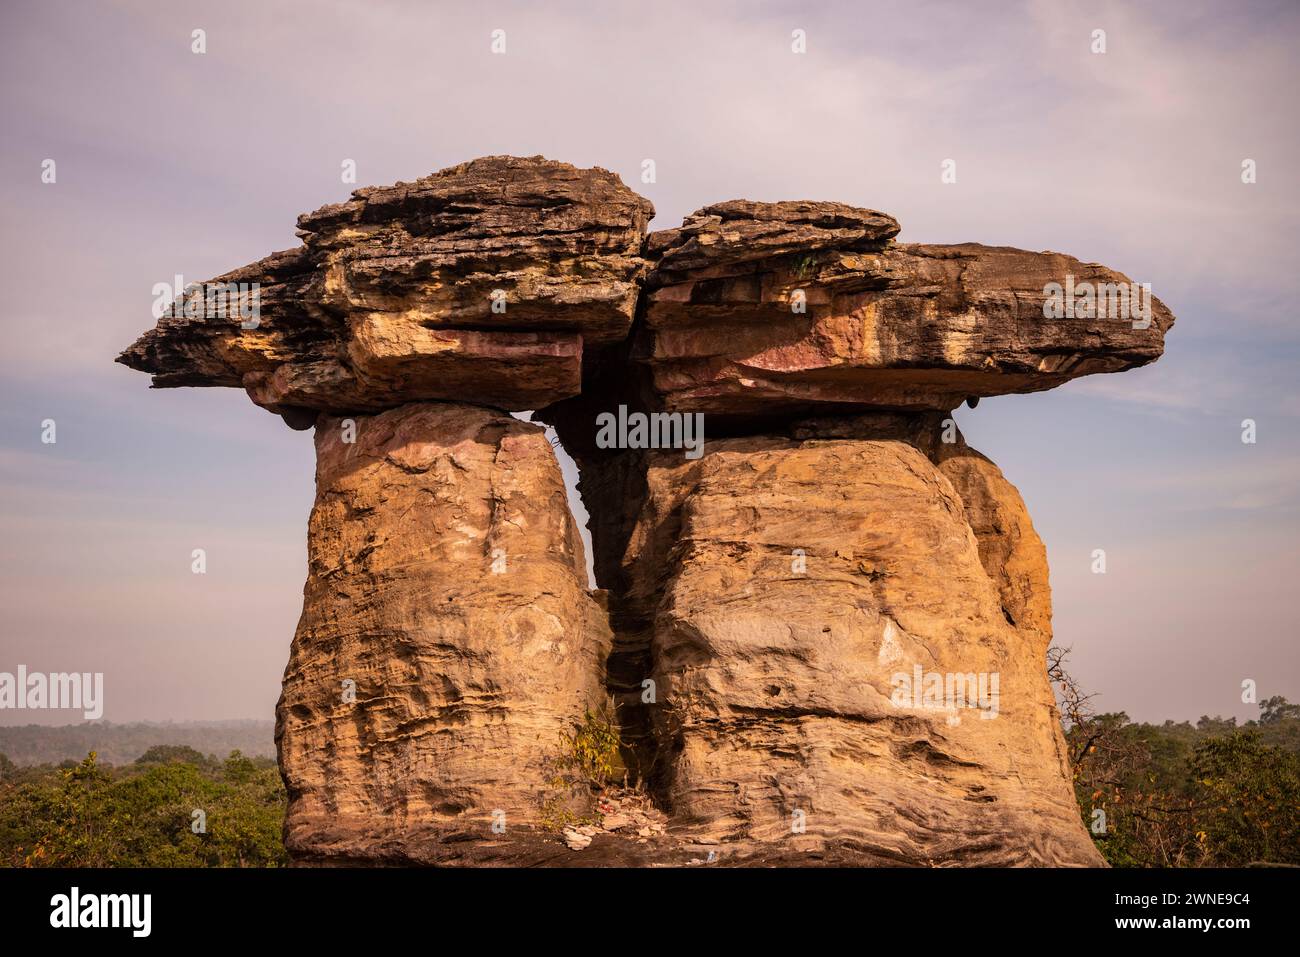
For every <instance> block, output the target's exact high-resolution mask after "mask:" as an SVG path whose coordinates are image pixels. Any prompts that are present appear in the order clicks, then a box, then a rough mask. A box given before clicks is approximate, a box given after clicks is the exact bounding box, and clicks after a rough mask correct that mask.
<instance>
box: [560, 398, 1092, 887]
mask: <svg viewBox="0 0 1300 957" xmlns="http://www.w3.org/2000/svg"><path fill="white" fill-rule="evenodd" d="M937 425H938V420H937V418H936V417H922V416H911V417H903V416H899V417H890V416H874V417H872V416H864V417H862V418H861V419H859V420H840V421H838V422H837V421H835V420H831V421H830V423H825V422H812V423H805V424H803V425H801V426H799V427H797V428H795V429H794V430H793V432H794V434H795V436H797V437H781V436H762V437H751V438H731V439H722V440H717V441H714V442H711V443H709V445H708V447H707V450H706V452H705V454H704V456H703V457H702V458H701V459H700V460H698V461H695V462H692V461H689V460H686V459H685V458H684V457H683V456H682V455H681V453H680V452H653V453H624V454H623V455H622V456H621V457H620V459H621V461H620V462H619V463H618V464H615V463H614V462H613V461H611V462H610V463H609V465H608V467H607V468H604V469H602V468H601V466H600V465H599V464H593V461H592V460H591V459H585V460H584V462H583V465H584V478H583V483H584V486H586V485H587V483H588V482H589V481H590V482H591V487H590V491H591V492H593V493H595V494H596V496H597V497H596V503H597V504H599V497H598V496H599V489H600V488H601V482H602V480H604V481H606V482H609V483H611V487H609V488H608V489H607V491H608V494H610V495H611V497H614V496H627V495H628V494H629V491H630V490H632V489H635V488H636V487H637V486H640V487H641V488H642V489H643V491H642V494H641V497H640V500H639V501H640V506H639V510H638V511H637V514H636V517H635V520H634V522H633V523H632V525H631V526H630V528H627V529H626V534H625V536H624V537H623V538H622V539H619V536H618V534H617V532H616V531H612V530H606V534H604V535H603V536H602V535H598V536H597V539H596V541H597V545H596V547H597V549H598V568H601V569H602V571H603V572H604V573H605V574H606V576H607V577H608V578H609V579H610V581H609V584H611V585H614V587H615V588H616V594H615V596H613V597H614V606H613V607H614V609H615V624H616V629H618V630H619V632H620V633H619V634H618V636H617V640H618V641H619V645H618V651H619V655H621V656H622V660H621V661H619V662H618V664H617V666H612V667H616V668H621V669H623V670H625V671H630V672H631V673H629V674H626V675H625V676H624V681H623V685H624V687H623V688H622V689H620V690H622V691H623V692H624V694H623V700H624V708H625V710H627V711H629V712H635V711H636V709H638V708H639V709H641V711H642V714H640V715H639V721H640V727H642V728H644V727H646V726H648V727H649V729H650V734H651V736H652V741H651V742H649V743H648V744H647V745H646V750H647V752H648V753H651V754H653V755H655V756H656V758H655V761H656V764H655V769H654V771H653V774H652V776H653V778H654V779H655V780H656V781H657V783H658V785H659V788H660V793H661V796H662V798H663V800H664V802H665V806H666V807H667V808H668V809H669V812H670V813H671V815H672V820H673V821H674V822H675V825H676V827H677V829H678V831H679V833H685V834H689V835H692V836H693V837H695V838H697V839H701V840H716V841H719V842H721V844H722V846H723V847H726V848H728V849H729V853H731V854H735V855H739V856H740V857H742V858H743V857H744V856H745V855H746V854H759V855H770V854H772V853H773V852H774V848H776V847H781V848H783V849H785V850H786V851H789V852H794V851H802V852H822V851H825V850H826V849H828V848H833V849H838V851H839V852H841V853H843V852H853V853H856V854H858V855H859V858H858V859H859V860H860V861H862V862H868V863H870V862H876V863H883V862H894V863H906V864H915V865H935V864H952V863H964V864H996V865H1006V864H1039V865H1043V864H1049V865H1060V864H1097V863H1099V862H1100V857H1099V856H1098V854H1097V852H1096V850H1095V849H1094V848H1093V845H1092V842H1091V841H1090V839H1089V838H1088V836H1087V834H1086V832H1085V830H1084V828H1083V827H1082V825H1081V823H1080V820H1079V814H1078V809H1077V806H1076V804H1075V801H1074V795H1073V792H1072V789H1071V786H1070V781H1069V774H1068V770H1067V768H1066V767H1065V764H1064V749H1063V746H1062V740H1061V731H1060V724H1059V717H1058V715H1057V713H1056V709H1055V705H1054V702H1053V697H1052V693H1051V689H1050V687H1049V685H1048V682H1047V677H1046V673H1045V665H1044V655H1045V652H1046V648H1047V641H1048V636H1049V634H1050V632H1048V631H1047V630H1046V629H1047V628H1049V627H1050V626H1049V625H1048V618H1047V616H1048V615H1050V608H1049V599H1048V596H1047V591H1046V570H1047V569H1046V563H1045V561H1044V555H1043V548H1042V544H1041V542H1039V540H1038V538H1037V536H1036V535H1035V533H1034V531H1033V527H1032V525H1031V524H1030V523H1029V519H1028V516H1027V514H1026V513H1025V511H1024V507H1023V504H1022V503H1021V502H1020V499H1019V496H1018V495H1017V494H1016V493H1015V490H1014V489H1013V488H1012V487H1011V486H1010V485H1009V484H1008V483H1006V482H1005V480H1004V479H1002V477H1001V475H1000V474H999V473H998V472H997V470H996V469H995V468H993V467H992V466H991V464H989V463H987V461H986V460H984V459H982V458H981V457H978V456H977V455H976V454H975V453H972V452H970V451H969V450H966V449H965V448H964V446H960V445H959V444H954V445H953V446H952V447H951V448H949V447H948V446H946V445H945V443H943V442H942V440H941V438H940V437H939V433H938V432H937ZM923 449H925V450H927V451H931V452H932V454H934V455H935V457H936V458H938V459H940V460H941V464H940V465H939V466H936V465H935V464H934V462H932V461H931V459H930V458H929V457H927V454H926V452H925V451H922V450H923ZM940 449H946V451H940ZM948 474H951V475H953V476H954V480H952V481H950V480H949V478H948V477H947V476H948ZM589 476H591V477H590V479H589ZM584 491H586V489H585V490H584ZM589 501H590V499H589ZM634 501H635V499H634ZM611 532H612V533H611ZM612 543H617V544H621V546H622V549H621V552H620V553H619V554H618V555H617V556H616V560H615V561H613V562H612V561H611V556H610V555H609V554H605V555H600V554H599V552H600V550H601V548H602V545H603V546H604V548H605V549H606V550H607V551H608V550H609V549H610V548H611V545H612ZM619 655H616V660H618V659H619ZM637 663H640V665H641V666H642V667H644V669H645V671H644V674H643V675H642V677H643V678H650V679H651V680H653V681H654V683H655V684H654V686H653V687H654V690H655V697H656V699H657V700H656V701H655V702H654V703H643V696H642V695H638V694H637V692H638V691H640V687H638V686H639V685H640V682H639V681H638V680H637V675H636V674H635V667H636V664H637ZM936 683H937V684H936ZM631 717H632V720H631V721H630V722H629V723H630V724H631V725H632V727H633V728H634V729H635V728H637V727H638V716H636V715H632V716H631Z"/></svg>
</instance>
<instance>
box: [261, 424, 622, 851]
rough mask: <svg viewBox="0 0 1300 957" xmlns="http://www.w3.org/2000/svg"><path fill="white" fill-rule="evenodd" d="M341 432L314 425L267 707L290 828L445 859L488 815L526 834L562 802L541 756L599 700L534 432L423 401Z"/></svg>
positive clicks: (549, 764) (309, 841) (599, 679)
mask: <svg viewBox="0 0 1300 957" xmlns="http://www.w3.org/2000/svg"><path fill="white" fill-rule="evenodd" d="M346 435H347V432H346V431H345V423H343V422H341V421H340V420H337V419H332V418H329V417H324V418H322V419H321V421H320V423H319V424H318V426H317V432H316V450H317V457H318V458H317V462H318V465H317V495H316V506H315V508H314V509H313V511H312V516H311V523H310V529H309V534H308V544H309V557H310V564H309V576H308V580H307V585H306V588H305V590H304V600H303V613H302V619H301V621H300V622H299V625H298V631H297V634H296V635H295V637H294V641H293V648H292V652H291V655H290V660H289V664H288V667H287V668H286V670H285V676H284V693H283V696H282V697H281V700H280V705H279V708H278V711H277V716H278V722H277V731H276V741H277V745H278V748H279V754H280V766H281V769H282V772H283V774H284V779H285V783H286V785H287V787H288V791H289V799H290V803H289V811H288V818H287V822H286V826H285V833H286V840H287V844H288V847H289V849H290V852H291V853H293V854H294V855H295V857H296V858H299V859H309V860H329V859H343V860H394V861H400V860H424V861H431V860H438V859H439V858H440V857H442V856H445V855H446V854H447V853H450V852H449V851H448V850H447V847H446V844H447V841H448V840H451V843H453V844H454V843H455V840H454V837H455V835H457V834H461V835H463V834H465V833H469V834H471V835H473V836H475V837H478V838H479V839H490V838H491V837H492V833H493V832H492V831H491V826H492V824H493V823H494V817H493V814H494V812H496V811H501V812H504V815H505V816H504V818H502V819H501V820H502V821H503V823H505V824H506V825H507V826H508V827H512V828H522V827H526V826H528V825H529V824H530V823H536V820H537V818H538V816H539V812H540V811H541V809H542V807H543V805H544V804H545V803H546V802H547V801H548V800H552V799H554V800H558V801H560V802H566V801H569V800H570V799H571V798H572V795H569V794H567V793H557V792H556V791H555V789H554V787H553V785H552V784H551V780H552V777H553V776H554V773H555V772H554V768H553V763H554V761H555V760H556V758H557V756H558V755H559V754H560V751H561V745H560V735H561V733H563V732H570V731H572V729H573V728H574V726H575V725H576V724H578V723H580V722H581V720H582V715H583V713H584V709H585V708H587V707H589V706H595V705H596V704H598V703H599V702H602V701H603V700H604V695H605V692H604V687H603V684H604V681H603V678H604V660H605V656H606V654H607V653H608V649H609V630H608V626H607V624H606V620H605V615H604V613H603V611H602V610H601V609H600V607H599V606H598V605H597V603H596V602H595V601H594V600H593V599H592V598H591V597H590V595H589V593H588V592H587V589H586V566H585V560H584V558H583V548H582V542H581V539H580V538H579V536H578V531H577V528H576V526H575V525H574V523H573V520H572V518H571V517H570V514H569V510H568V505H567V502H566V499H565V491H564V484H563V481H562V479H561V476H560V470H559V467H558V465H557V463H556V461H555V457H554V453H553V452H552V449H551V446H550V444H549V443H548V442H547V441H546V438H545V436H544V435H543V432H542V430H541V429H540V428H539V427H538V426H535V425H530V424H527V423H523V422H520V421H518V420H516V419H513V418H511V417H509V416H505V415H502V414H499V413H494V412H492V411H490V410H486V409H480V408H476V407H473V406H468V405H457V404H428V405H424V404H416V405H409V406H405V407H403V408H401V409H397V410H394V411H391V412H386V413H383V414H381V415H377V416H374V417H362V418H360V419H358V420H357V421H356V432H355V442H353V443H348V442H346V441H345V437H346ZM346 682H353V683H354V684H353V685H351V686H350V688H351V690H352V691H354V700H349V695H348V693H347V692H348V691H349V686H348V685H347V684H345V683H346ZM579 797H580V796H579ZM449 835H450V836H451V837H450V838H449V837H448V836H449ZM453 850H454V849H453Z"/></svg>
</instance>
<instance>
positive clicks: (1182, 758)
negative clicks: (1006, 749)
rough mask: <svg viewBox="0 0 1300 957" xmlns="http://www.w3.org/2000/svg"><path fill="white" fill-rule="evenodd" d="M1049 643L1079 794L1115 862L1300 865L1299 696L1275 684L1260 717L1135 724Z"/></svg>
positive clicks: (1088, 822) (1106, 852)
mask: <svg viewBox="0 0 1300 957" xmlns="http://www.w3.org/2000/svg"><path fill="white" fill-rule="evenodd" d="M1067 655H1068V651H1067V650H1064V649H1057V648H1054V649H1052V651H1051V652H1049V665H1050V668H1049V674H1050V675H1051V677H1052V680H1053V684H1054V686H1055V688H1056V691H1057V699H1058V702H1059V703H1060V706H1061V715H1062V721H1063V723H1064V726H1065V737H1066V744H1067V746H1068V748H1069V757H1070V762H1071V765H1072V768H1073V773H1074V788H1075V796H1076V798H1077V799H1078V802H1079V810H1080V813H1081V814H1082V816H1083V822H1084V825H1085V826H1086V827H1087V828H1088V829H1089V831H1090V832H1091V833H1092V835H1093V840H1094V841H1095V842H1096V844H1097V848H1098V849H1099V850H1100V851H1101V853H1102V856H1103V857H1105V858H1106V860H1107V861H1108V862H1109V863H1110V864H1111V865H1112V866H1114V867H1248V866H1258V865H1300V705H1295V704H1291V703H1290V702H1289V701H1287V700H1286V699H1285V698H1283V697H1280V696H1275V697H1271V698H1268V699H1266V700H1264V701H1261V702H1259V705H1258V707H1259V711H1260V714H1259V717H1258V718H1257V719H1255V720H1251V721H1247V722H1246V723H1245V724H1242V725H1238V724H1237V720H1236V718H1222V717H1208V716H1205V717H1202V718H1201V719H1200V720H1199V721H1197V722H1196V724H1194V725H1193V724H1191V723H1190V722H1186V721H1184V722H1179V723H1175V722H1173V721H1166V722H1165V723H1164V724H1159V725H1155V724H1135V723H1133V722H1132V721H1130V720H1129V717H1128V715H1127V714H1125V713H1123V712H1111V713H1106V714H1096V713H1094V712H1093V710H1092V708H1091V707H1090V701H1091V699H1092V697H1093V696H1092V695H1088V694H1085V693H1083V692H1082V691H1081V690H1080V689H1079V687H1078V685H1077V684H1075V682H1074V680H1073V679H1072V678H1071V677H1070V676H1069V675H1068V673H1067V672H1066V671H1065V668H1064V661H1065V658H1066V656H1067Z"/></svg>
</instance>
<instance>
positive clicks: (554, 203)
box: [118, 156, 654, 421]
mask: <svg viewBox="0 0 1300 957" xmlns="http://www.w3.org/2000/svg"><path fill="white" fill-rule="evenodd" d="M653 215H654V207H653V206H651V205H650V203H649V201H648V200H645V199H643V198H642V197H640V196H638V195H637V194H636V193H634V192H632V191H631V190H630V189H628V188H627V187H626V186H624V185H623V184H622V182H621V181H620V180H619V178H618V177H617V176H615V175H614V174H613V173H610V172H608V171H606V170H603V169H588V170H580V169H577V168H575V167H573V166H570V165H569V164H568V163H557V162H553V161H551V160H546V159H543V158H542V157H540V156H537V157H531V158H526V159H524V158H517V157H510V156H490V157H485V158H483V159H477V160H473V161H471V162H469V163H463V164H461V165H459V166H454V167H451V168H450V169H445V170H442V171H441V172H438V173H434V174H432V175H430V176H426V177H423V178H422V179H418V180H416V181H415V182H414V183H398V184H396V185H394V186H387V187H368V188H365V189H359V190H357V191H356V192H355V193H353V198H352V199H350V200H349V201H348V202H346V203H339V204H336V205H333V206H325V207H323V208H321V209H319V210H317V211H316V212H314V213H310V214H304V215H303V216H301V217H299V220H298V226H299V235H300V236H302V238H303V245H302V246H301V247H299V248H298V249H294V250H288V251H285V252H280V253H274V254H272V255H271V256H268V257H267V258H265V259H263V260H260V261H259V262H256V263H253V264H252V265H249V266H245V267H243V268H241V269H237V270H235V271H233V272H230V273H227V274H225V275H222V276H218V277H217V278H216V279H213V280H210V281H209V282H208V283H205V284H202V285H201V286H199V287H197V288H196V289H195V290H194V292H193V293H192V294H191V295H190V296H188V297H187V299H186V300H185V302H188V303H190V304H191V305H192V306H197V308H191V309H189V310H188V311H187V310H186V309H184V308H181V307H178V308H175V309H172V310H170V312H171V313H174V314H168V315H164V316H163V318H161V319H160V320H159V322H158V326H157V328H155V329H153V330H151V331H149V332H147V333H145V334H144V335H143V336H142V337H141V338H140V339H139V340H138V341H137V342H135V343H134V344H133V345H132V346H130V347H129V348H128V349H127V350H126V351H125V352H123V353H122V355H121V356H120V357H119V359H118V361H120V362H123V363H125V364H126V365H128V366H130V367H131V368H133V369H140V370H142V371H145V372H150V373H152V374H153V376H154V385H155V386H158V387H168V386H194V385H216V386H239V387H243V388H246V389H247V390H248V392H249V395H250V396H251V397H252V399H253V401H255V402H256V403H258V404H259V405H262V406H264V407H266V408H268V409H271V410H273V411H276V412H281V413H284V412H286V411H291V410H294V409H311V410H317V411H327V412H333V413H340V414H346V413H350V412H365V411H379V410H382V409H387V408H393V407H395V406H398V405H402V404H404V403H406V402H412V401H419V400H427V399H450V400H456V401H468V402H476V403H480V404H483V405H490V406H494V407H496V408H503V409H512V410H524V409H531V408H535V407H537V406H539V405H543V404H545V403H548V402H554V401H557V400H558V399H562V398H564V397H566V396H570V395H575V394H576V393H577V392H578V389H579V384H580V380H581V368H582V347H583V344H584V342H585V343H592V344H597V345H599V344H602V343H610V342H617V341H620V340H622V339H623V338H624V337H625V336H626V335H627V332H628V328H629V327H630V325H631V323H632V316H633V311H634V309H635V306H636V301H637V295H638V292H639V288H640V286H639V283H640V280H641V278H642V275H643V273H644V272H645V263H644V261H643V260H642V259H641V255H640V254H641V244H642V240H643V238H644V234H645V230H646V223H647V222H648V220H649V218H650V217H651V216H653ZM230 283H234V284H236V285H238V284H240V283H243V284H246V285H247V286H249V287H250V288H251V285H252V284H253V283H257V284H258V286H257V293H258V303H259V305H258V310H257V311H258V313H259V315H258V316H257V317H256V322H253V321H250V320H249V319H248V318H247V317H245V316H242V315H240V314H233V315H232V314H231V313H232V312H233V310H231V309H229V308H218V307H219V306H221V305H222V304H223V300H222V299H220V298H219V297H213V296H211V295H209V294H208V293H209V291H210V290H213V289H220V288H221V287H225V286H226V285H227V284H230ZM250 326H251V328H250ZM302 421H309V420H308V419H303V420H302Z"/></svg>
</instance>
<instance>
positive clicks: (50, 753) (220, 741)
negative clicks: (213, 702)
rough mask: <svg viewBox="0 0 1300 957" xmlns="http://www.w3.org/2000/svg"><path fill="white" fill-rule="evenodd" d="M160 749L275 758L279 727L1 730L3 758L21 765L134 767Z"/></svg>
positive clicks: (105, 725)
mask: <svg viewBox="0 0 1300 957" xmlns="http://www.w3.org/2000/svg"><path fill="white" fill-rule="evenodd" d="M156 744H172V745H188V746H189V747H191V748H194V749H195V750H196V751H201V752H203V753H204V754H212V755H216V756H217V757H219V758H224V757H226V756H227V755H228V754H230V752H231V751H242V752H243V753H244V754H245V755H247V756H249V757H270V758H273V757H275V722H274V721H184V722H170V721H168V722H152V721H149V722H144V721H142V722H136V723H133V724H113V723H112V722H109V721H96V722H93V723H92V722H89V721H87V722H84V723H82V724H65V725H60V726H55V727H51V726H48V725H39V724H24V725H18V726H15V727H7V728H6V727H0V754H4V755H7V756H8V757H9V760H11V761H13V763H14V764H17V765H33V764H59V763H60V762H63V761H81V760H82V759H83V758H84V757H85V756H86V754H87V752H90V751H97V752H98V753H99V761H100V763H101V764H130V763H131V762H132V761H134V760H135V759H136V758H138V757H140V755H142V754H144V752H145V751H147V750H149V748H151V747H153V746H154V745H156Z"/></svg>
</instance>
